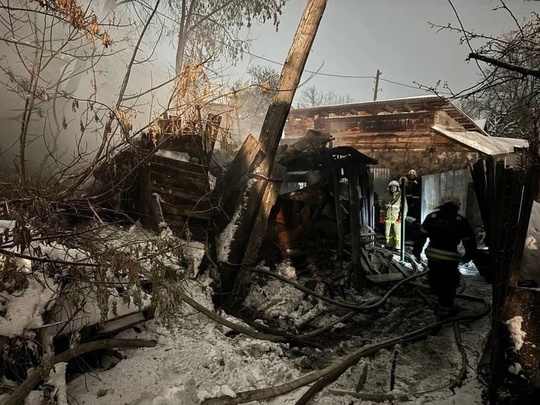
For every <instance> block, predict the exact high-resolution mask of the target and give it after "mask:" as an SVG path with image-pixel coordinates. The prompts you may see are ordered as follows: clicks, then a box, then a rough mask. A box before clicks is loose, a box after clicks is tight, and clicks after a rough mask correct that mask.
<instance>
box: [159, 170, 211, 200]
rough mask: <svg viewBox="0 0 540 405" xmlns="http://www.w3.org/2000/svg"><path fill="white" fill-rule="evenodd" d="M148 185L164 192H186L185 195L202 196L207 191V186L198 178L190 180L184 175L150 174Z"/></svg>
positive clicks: (188, 176) (190, 178)
mask: <svg viewBox="0 0 540 405" xmlns="http://www.w3.org/2000/svg"><path fill="white" fill-rule="evenodd" d="M150 183H151V184H152V185H153V186H155V187H162V188H163V189H165V190H168V189H169V188H170V189H178V190H179V191H184V190H185V191H186V195H198V196H203V195H205V194H206V193H207V192H208V191H207V190H208V188H209V185H208V184H207V183H206V182H203V181H202V180H201V178H200V177H198V176H197V178H192V177H191V176H190V175H188V174H187V173H186V175H185V176H171V175H169V174H163V173H156V172H154V171H152V172H151V173H150Z"/></svg>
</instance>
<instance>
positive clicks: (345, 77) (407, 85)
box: [141, 2, 452, 95]
mask: <svg viewBox="0 0 540 405" xmlns="http://www.w3.org/2000/svg"><path fill="white" fill-rule="evenodd" d="M141 4H142V5H143V6H144V7H147V8H149V6H148V5H147V4H145V3H142V2H141ZM157 14H158V15H160V16H162V17H164V18H166V19H168V20H170V21H172V22H174V23H176V24H178V21H176V20H175V19H173V18H171V17H170V16H168V15H166V14H164V13H162V12H159V11H158V12H157ZM218 42H221V41H218ZM221 43H222V44H224V45H225V43H223V42H221ZM244 52H245V53H246V54H248V55H250V56H252V57H254V58H257V59H261V60H264V61H266V62H269V63H273V64H275V65H279V66H283V63H282V62H277V61H275V60H272V59H268V58H265V57H264V56H260V55H256V54H254V53H251V52H250V51H244ZM304 72H306V73H310V74H312V75H314V76H325V77H334V78H337V79H360V80H362V79H364V80H365V79H370V80H373V79H376V77H375V76H372V75H370V76H359V75H342V74H336V73H325V72H320V71H313V70H307V69H304ZM379 80H380V81H382V82H386V83H390V84H394V85H396V86H402V87H407V88H409V89H414V90H422V91H425V92H431V91H432V89H423V88H421V87H420V86H412V85H410V84H406V83H401V82H397V81H394V80H389V79H383V78H382V77H381V78H379ZM438 93H439V94H449V95H452V93H448V92H442V91H441V92H438Z"/></svg>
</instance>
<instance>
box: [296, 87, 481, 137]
mask: <svg viewBox="0 0 540 405" xmlns="http://www.w3.org/2000/svg"><path fill="white" fill-rule="evenodd" d="M427 109H441V110H443V111H445V112H446V113H447V114H448V115H449V116H450V117H452V118H453V119H454V120H456V121H457V122H458V123H459V124H460V125H462V126H463V128H465V129H467V130H472V131H478V132H480V133H481V134H483V135H486V136H487V135H488V134H487V132H485V131H484V129H483V128H481V127H480V126H478V125H477V123H476V122H475V121H474V120H473V119H472V118H471V117H469V116H468V115H467V114H466V113H465V112H464V111H463V110H461V109H460V108H459V107H457V106H456V105H455V104H454V103H453V102H452V101H451V100H449V99H447V98H445V97H442V96H438V95H422V96H415V97H403V98H392V99H386V100H375V101H363V102H354V103H346V104H339V105H327V106H318V107H308V108H292V109H291V110H290V113H289V114H290V115H295V114H301V115H307V116H312V115H316V114H321V113H327V114H331V113H335V114H340V113H347V112H352V111H361V110H364V111H372V112H380V111H386V112H391V111H392V110H395V111H396V112H397V113H406V112H415V111H422V110H427Z"/></svg>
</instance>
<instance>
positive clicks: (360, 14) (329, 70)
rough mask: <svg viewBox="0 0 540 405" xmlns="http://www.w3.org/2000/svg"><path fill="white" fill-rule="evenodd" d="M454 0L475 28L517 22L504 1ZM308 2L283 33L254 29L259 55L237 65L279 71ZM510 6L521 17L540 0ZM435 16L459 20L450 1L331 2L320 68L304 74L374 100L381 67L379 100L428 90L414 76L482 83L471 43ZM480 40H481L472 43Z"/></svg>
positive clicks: (317, 54) (459, 84)
mask: <svg viewBox="0 0 540 405" xmlns="http://www.w3.org/2000/svg"><path fill="white" fill-rule="evenodd" d="M452 3H453V5H454V7H455V8H456V10H457V12H458V14H459V17H460V19H461V20H462V22H463V24H464V26H465V27H466V28H467V29H470V30H473V31H474V32H477V33H483V34H489V35H500V34H502V33H504V32H507V31H509V30H512V29H515V28H517V26H516V23H515V21H514V19H513V18H512V16H511V15H510V13H509V12H508V11H506V10H502V9H499V10H496V8H497V7H500V6H501V2H500V1H499V0H453V1H452ZM305 4H306V1H304V0H290V1H289V3H288V4H287V5H286V7H285V8H284V10H283V17H282V21H281V24H280V27H279V31H278V32H277V33H276V32H275V28H273V27H271V26H270V25H266V26H262V27H261V26H256V27H254V28H252V31H251V35H252V36H254V37H255V40H254V42H253V45H252V49H251V52H252V54H253V55H256V56H251V57H250V56H249V55H248V56H247V57H246V59H245V60H244V62H242V63H240V64H239V65H238V66H237V68H236V70H237V71H238V72H240V73H241V72H242V69H244V68H245V67H246V65H247V64H248V63H251V64H255V65H270V66H273V67H274V68H276V69H277V70H278V71H279V70H280V69H281V66H280V65H279V64H280V63H282V62H283V61H284V60H285V57H286V55H287V52H288V50H289V47H290V45H291V42H292V39H293V36H294V33H295V31H296V28H297V25H298V21H299V20H300V16H301V14H302V11H303V9H304V6H305ZM506 4H507V6H508V8H509V9H510V10H511V11H512V12H513V14H514V16H515V17H516V19H517V20H518V21H519V22H522V21H523V19H524V18H526V17H530V16H531V12H532V11H536V12H540V2H537V1H533V2H527V1H524V0H507V1H506ZM429 22H432V23H435V24H438V25H447V24H448V23H451V24H452V25H455V26H456V27H457V26H458V19H457V17H456V15H455V13H454V11H453V9H452V7H451V4H450V2H449V1H448V0H328V5H327V7H326V11H325V14H324V16H323V19H322V22H321V25H320V27H319V31H318V33H317V37H316V38H315V43H314V45H313V48H312V52H311V54H310V56H309V59H308V62H307V66H306V70H310V71H318V72H319V74H317V75H315V76H313V75H312V74H309V73H305V74H304V76H303V80H306V79H309V78H310V77H311V79H309V81H308V82H307V83H306V84H305V86H316V87H317V88H319V89H320V90H322V91H334V92H335V93H337V94H339V95H349V96H351V97H352V98H353V99H354V100H355V101H366V100H370V99H372V98H373V90H374V80H373V78H372V77H373V76H374V75H375V72H376V71H377V69H380V70H381V71H382V72H383V73H382V76H381V79H382V80H381V82H380V86H379V88H380V92H379V95H378V98H379V99H388V98H396V97H407V96H416V95H420V94H426V93H425V92H424V91H422V90H420V89H418V86H417V85H416V84H415V82H417V83H421V84H424V85H427V86H434V85H435V84H436V83H437V81H439V80H440V81H441V82H447V83H448V85H449V86H450V88H451V89H452V90H453V91H456V92H457V91H460V90H462V89H464V88H466V87H468V86H470V85H471V84H473V83H475V82H476V80H477V78H478V74H479V71H478V68H477V67H476V64H475V63H474V62H466V61H465V59H466V57H467V55H468V53H469V48H468V47H467V45H465V44H463V45H460V35H459V33H452V32H449V31H442V32H437V29H436V28H431V27H430V24H429ZM479 45H481V42H474V43H473V46H479ZM257 56H259V57H263V58H266V59H268V60H270V61H274V62H277V63H272V62H269V61H266V60H264V59H261V58H259V57H257ZM278 63H279V64H278ZM332 75H336V76H359V78H347V77H335V76H332ZM366 77H367V78H366ZM387 80H390V81H393V82H397V83H401V85H399V84H394V83H391V82H388V81H387ZM441 90H442V89H441Z"/></svg>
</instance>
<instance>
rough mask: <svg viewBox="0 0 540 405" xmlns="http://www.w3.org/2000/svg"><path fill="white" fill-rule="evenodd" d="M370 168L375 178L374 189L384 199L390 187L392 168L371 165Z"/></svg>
mask: <svg viewBox="0 0 540 405" xmlns="http://www.w3.org/2000/svg"><path fill="white" fill-rule="evenodd" d="M370 170H371V177H372V179H373V191H374V192H375V193H377V194H378V197H379V199H382V198H383V196H384V193H386V189H387V188H388V183H390V181H391V180H392V178H391V177H390V169H385V168H383V167H371V169H370Z"/></svg>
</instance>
